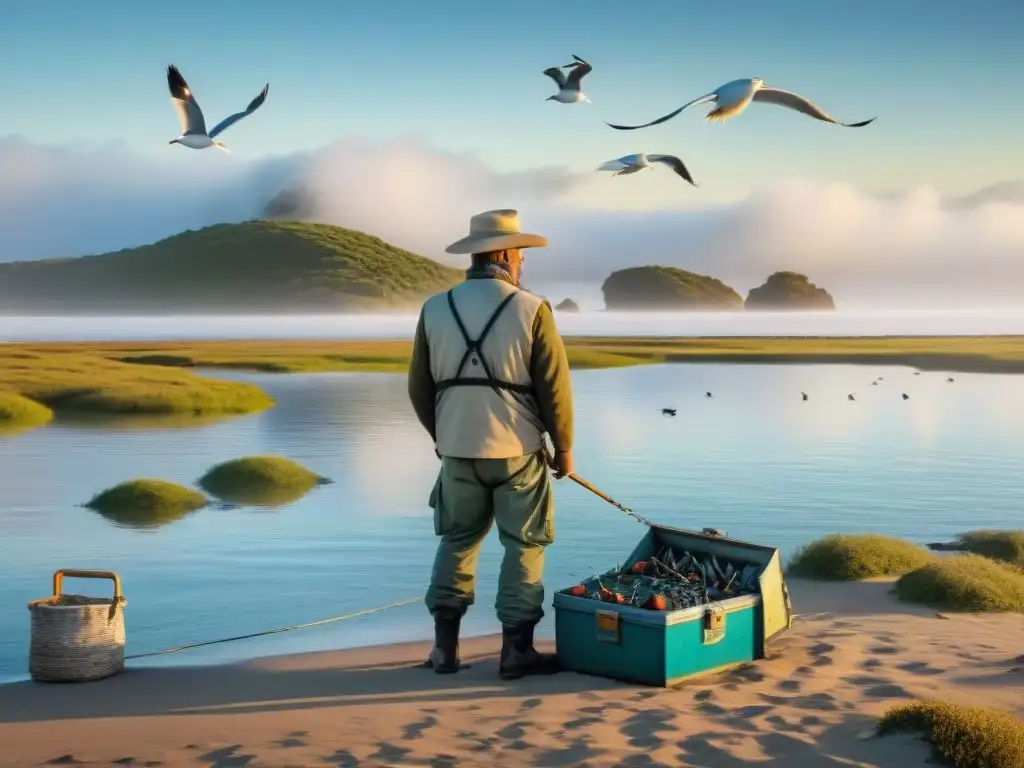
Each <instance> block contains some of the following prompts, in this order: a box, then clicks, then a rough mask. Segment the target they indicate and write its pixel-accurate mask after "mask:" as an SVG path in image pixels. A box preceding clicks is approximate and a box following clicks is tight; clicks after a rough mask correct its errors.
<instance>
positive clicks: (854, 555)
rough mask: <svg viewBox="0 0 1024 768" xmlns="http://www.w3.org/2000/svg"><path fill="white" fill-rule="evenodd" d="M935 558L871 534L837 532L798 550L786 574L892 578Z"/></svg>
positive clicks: (830, 578)
mask: <svg viewBox="0 0 1024 768" xmlns="http://www.w3.org/2000/svg"><path fill="white" fill-rule="evenodd" d="M934 559H935V556H934V555H932V554H931V553H930V552H928V551H927V550H925V549H922V548H921V547H918V546H917V545H915V544H912V543H910V542H909V541H904V540H903V539H896V538H892V537H889V536H880V535H878V534H875V533H857V534H843V533H837V534H833V535H831V536H826V537H825V538H823V539H818V540H817V541H813V542H811V543H810V544H807V545H805V546H804V547H801V548H800V549H799V550H798V551H797V552H796V554H795V555H794V556H793V558H792V560H791V561H790V564H789V573H790V574H791V575H793V576H797V577H802V578H806V579H822V580H828V581H854V580H857V579H871V578H877V577H879V576H895V575H898V574H902V573H906V572H907V571H912V570H913V569H915V568H919V567H921V566H923V565H925V564H926V563H930V562H931V561H932V560H934Z"/></svg>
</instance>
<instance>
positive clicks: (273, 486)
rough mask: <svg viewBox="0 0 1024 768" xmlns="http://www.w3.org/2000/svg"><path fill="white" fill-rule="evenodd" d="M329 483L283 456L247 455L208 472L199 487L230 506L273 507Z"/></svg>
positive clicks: (200, 480) (287, 502)
mask: <svg viewBox="0 0 1024 768" xmlns="http://www.w3.org/2000/svg"><path fill="white" fill-rule="evenodd" d="M328 482H330V481H329V480H327V478H324V477H320V476H319V475H317V474H315V473H313V472H310V471H309V470H308V469H306V468H305V467H303V466H302V465H301V464H297V463H296V462H294V461H292V460H291V459H286V458H284V457H283V456H247V457H244V458H241V459H232V460H231V461H225V462H224V463H222V464H218V465H216V466H215V467H212V468H211V469H209V470H208V471H207V472H206V474H204V475H203V476H202V477H201V478H200V479H199V486H200V487H201V488H202V489H203V490H205V491H206V492H207V493H210V494H212V495H214V496H216V497H218V498H220V499H223V500H224V501H227V502H230V503H232V504H247V505H254V506H268V507H275V506H281V505H283V504H290V503H291V502H293V501H297V500H298V499H300V498H302V497H303V496H305V495H306V494H307V493H309V491H311V490H312V489H313V488H315V487H316V486H318V485H322V484H324V483H328Z"/></svg>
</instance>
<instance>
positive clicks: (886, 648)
mask: <svg viewBox="0 0 1024 768" xmlns="http://www.w3.org/2000/svg"><path fill="white" fill-rule="evenodd" d="M868 652H869V653H877V654H879V655H881V656H891V655H892V654H894V653H899V652H900V649H899V648H897V647H896V646H894V645H876V646H873V647H871V648H868Z"/></svg>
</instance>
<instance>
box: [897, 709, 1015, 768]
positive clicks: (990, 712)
mask: <svg viewBox="0 0 1024 768" xmlns="http://www.w3.org/2000/svg"><path fill="white" fill-rule="evenodd" d="M878 732H879V733H880V734H881V735H888V734H894V733H910V734H924V735H925V737H926V738H927V739H928V741H929V742H930V743H931V745H932V748H933V749H934V750H935V752H936V754H937V755H938V756H939V758H940V759H941V760H942V761H943V762H944V763H945V764H946V765H949V766H952V768H1021V766H1024V721H1022V720H1021V719H1020V718H1019V717H1016V716H1015V715H1013V714H1012V713H1010V712H1004V711H1003V710H1000V709H990V708H987V707H985V708H983V707H962V706H959V705H957V704H950V703H948V702H944V701H915V702H911V703H909V704H899V705H897V706H895V707H891V708H890V709H888V710H886V712H885V713H884V714H883V715H882V716H881V717H879V718H878Z"/></svg>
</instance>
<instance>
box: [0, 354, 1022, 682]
mask: <svg viewBox="0 0 1024 768" xmlns="http://www.w3.org/2000/svg"><path fill="white" fill-rule="evenodd" d="M213 375H216V376H218V377H222V378H227V377H230V378H237V379H243V380H248V381H253V382H256V383H258V384H259V385H260V386H262V387H263V388H265V389H266V390H267V391H268V392H269V393H270V394H271V395H272V396H273V397H275V398H276V399H277V400H278V406H277V407H276V408H273V409H271V410H269V411H266V412H264V413H260V414H255V415H252V416H246V417H241V418H236V419H231V420H227V421H214V422H207V423H203V424H201V425H198V426H195V425H194V426H192V427H190V428H182V425H181V424H180V423H177V422H161V421H160V420H157V421H153V420H149V421H147V422H143V423H140V424H128V425H123V424H122V425H121V426H120V427H118V428H111V425H110V424H109V423H102V422H101V423H78V424H67V423H63V424H62V423H57V424H54V425H53V426H49V427H45V428H43V429H39V430H36V431H33V432H30V433H26V434H23V435H21V436H18V437H16V438H9V439H2V440H0V488H3V491H4V505H3V511H2V513H0V561H2V562H3V564H4V566H5V567H4V569H3V571H4V575H5V578H4V579H3V580H2V581H0V680H6V679H12V678H16V677H21V676H23V675H24V670H25V665H26V660H25V657H26V653H27V643H28V618H29V616H28V611H27V609H26V607H25V603H26V602H27V601H28V600H30V599H33V598H37V597H42V596H44V595H45V594H46V593H47V592H48V587H49V578H50V574H51V573H52V571H53V570H54V568H56V567H78V568H110V569H113V570H116V571H118V572H119V573H120V574H121V576H122V578H123V580H124V588H125V594H126V595H127V597H128V607H127V609H126V621H127V627H128V642H129V650H128V652H129V653H142V652H147V651H152V650H158V649H161V648H166V647H170V646H175V645H181V644H186V643H192V642H200V641H204V640H209V639H215V638H219V637H227V636H233V635H240V634H246V633H249V632H257V631H260V630H264V629H272V628H275V627H278V626H284V625H288V624H292V623H300V622H307V621H315V620H318V619H322V618H325V617H328V616H332V615H338V614H344V613H348V612H352V611H357V610H361V609H365V608H371V607H374V606H377V605H381V604H384V603H388V602H393V601H396V600H401V599H404V598H409V597H416V596H417V595H419V594H422V592H423V590H424V589H425V586H426V579H427V576H428V573H429V569H430V565H431V561H432V557H433V549H434V544H435V540H434V537H433V531H432V528H431V520H430V511H429V509H428V508H427V507H426V498H427V494H428V492H429V490H430V485H431V483H432V481H433V479H434V473H435V472H436V469H437V460H436V459H435V457H434V455H433V452H432V450H431V446H430V442H429V439H428V438H427V437H426V435H425V434H424V433H423V432H422V430H421V429H420V427H419V424H418V423H417V422H416V420H415V417H414V416H413V414H412V411H411V408H410V407H409V405H408V403H407V401H406V397H405V378H404V376H402V375H395V374H351V373H348V374H311V375H306V374H303V375H297V374H292V375H274V374H258V375H250V374H242V373H234V372H230V373H229V372H225V371H216V372H213ZM573 376H574V380H575V382H576V392H577V420H578V447H577V456H578V458H577V466H578V470H579V473H580V474H581V475H582V476H584V477H586V478H587V479H589V480H591V481H592V482H594V483H595V484H596V485H597V486H598V487H600V488H601V489H602V490H604V491H605V492H606V493H608V494H610V495H611V496H613V497H614V498H616V499H618V500H619V501H621V502H622V503H624V504H626V505H627V506H631V507H633V508H635V509H636V510H637V511H638V512H640V513H641V514H643V515H645V516H647V517H649V518H651V519H653V520H655V521H657V522H662V523H665V524H670V525H676V526H681V527H696V528H700V527H702V526H705V525H712V526H715V527H718V528H722V529H724V530H726V531H728V533H729V534H730V535H733V536H737V537H739V538H746V539H750V540H754V541H758V542H764V543H771V544H774V545H777V546H779V547H780V548H781V549H782V550H783V554H784V555H786V554H788V553H790V552H792V551H793V548H794V547H795V546H797V545H799V544H800V543H802V542H805V541H807V540H809V539H812V538H814V537H816V536H818V535H821V534H823V533H826V532H831V531H836V530H865V531H879V532H884V533H891V534H894V535H900V536H906V537H909V538H911V539H914V540H918V541H922V542H924V541H928V540H933V539H942V538H945V537H948V536H950V535H952V534H955V533H957V532H960V531H962V530H965V529H970V528H982V527H1019V525H1020V499H1021V498H1022V497H1024V471H1022V470H1024V386H1022V382H1021V379H1020V378H1019V377H1016V376H1005V375H1003V376H1000V375H982V374H971V375H968V374H954V378H955V382H954V383H948V382H947V381H946V374H945V373H940V372H926V373H923V374H921V375H919V376H915V375H913V372H912V371H911V370H909V369H906V368H897V367H887V368H877V367H869V366H850V365H835V366H821V365H779V366H776V365H771V366H769V365H764V366H759V365H719V364H706V365H691V364H680V365H660V366H647V367H635V368H622V369H612V370H595V371H576V372H574V374H573ZM878 376H883V377H884V379H883V381H881V382H880V383H879V384H878V385H877V386H872V385H871V381H872V380H874V379H875V378H876V377H878ZM708 390H710V391H712V393H713V395H714V396H713V398H712V399H707V398H705V396H704V393H705V391H708ZM801 391H806V392H807V393H808V394H809V396H810V399H809V400H808V401H807V402H803V401H802V400H801V398H800V392H801ZM849 392H855V393H856V395H857V401H856V402H849V401H848V400H847V399H846V395H847V393H849ZM902 392H907V393H908V394H910V396H911V399H910V400H908V401H903V400H902V398H901V397H900V394H901V393H902ZM664 406H671V407H676V408H678V410H679V415H678V416H677V417H675V418H669V417H666V416H663V415H662V414H661V408H662V407H664ZM259 453H277V454H283V455H286V456H289V457H291V458H293V459H296V460H297V461H299V462H301V463H303V464H305V465H306V466H307V467H309V468H310V469H312V470H313V471H314V472H317V473H319V474H322V475H326V476H327V477H330V478H332V479H333V480H334V481H335V482H334V484H332V485H327V486H323V487H320V488H317V489H315V490H313V491H312V492H311V493H310V494H309V495H308V496H306V497H304V498H303V499H301V500H300V501H298V502H296V503H295V504H292V505H290V506H287V507H284V508H282V509H278V510H254V509H251V508H250V509H246V508H243V509H220V508H208V509H204V510H201V511H199V512H197V513H195V514H192V515H189V516H187V517H184V518H183V519H180V520H177V521H175V522H172V523H170V524H167V525H165V526H163V527H160V528H157V529H155V530H148V531H147V530H138V529H129V528H121V527H118V526H116V525H114V524H112V523H111V522H108V521H107V520H106V519H104V518H102V517H100V516H99V515H97V514H96V513H94V512H91V511H89V510H87V509H83V508H81V507H79V506H77V505H78V504H81V503H82V502H84V501H85V500H87V499H88V498H89V497H90V496H92V494H93V493H95V492H96V491H98V490H101V489H102V488H105V487H108V486H110V485H114V484H115V483H118V482H120V481H122V480H125V479H129V478H132V477H141V476H155V477H160V478H163V479H167V480H173V481H176V482H181V483H185V484H192V483H194V482H195V480H196V479H197V478H198V477H199V476H200V475H201V474H202V473H203V472H204V471H205V470H206V469H207V468H209V467H210V466H211V465H212V464H215V463H217V462H220V461H224V460H226V459H230V458H235V457H238V456H242V455H251V454H259ZM557 498H558V505H559V506H558V533H557V535H558V541H557V543H556V545H555V546H554V547H553V548H552V549H551V551H550V556H549V560H548V568H547V574H546V581H547V583H548V585H549V588H559V587H562V586H565V585H567V584H569V583H574V582H576V581H578V580H579V579H580V578H582V577H584V576H586V575H588V574H589V573H591V572H592V570H591V569H592V568H597V569H601V570H603V569H605V568H607V567H609V566H611V565H614V563H615V562H616V561H617V560H619V559H621V558H623V557H625V556H626V555H628V554H629V550H630V549H631V548H632V544H633V542H634V540H635V539H637V538H639V536H640V535H641V534H642V533H643V530H642V528H641V526H640V525H639V524H638V523H637V522H635V521H633V520H632V519H630V518H628V517H626V516H625V515H623V514H622V513H621V512H619V511H617V510H615V509H614V508H612V507H610V506H608V505H607V504H605V503H604V502H602V501H601V500H600V499H598V498H596V497H594V496H592V495H590V494H588V493H587V492H586V491H585V490H583V489H582V488H579V487H578V486H576V485H574V484H571V483H568V482H566V481H563V482H562V483H559V485H558V489H557ZM499 558H500V546H499V545H498V542H497V538H496V535H492V536H491V537H490V538H489V539H488V541H487V543H486V545H485V550H484V553H483V556H482V558H481V572H480V574H481V579H480V583H479V585H478V598H477V606H476V607H475V608H474V609H473V610H472V611H471V612H470V614H469V616H468V617H467V622H466V628H467V633H472V634H482V633H487V632H491V631H494V630H495V629H496V625H495V619H494V616H493V609H492V605H493V599H494V588H495V577H496V574H497V566H498V561H499ZM82 586H83V588H86V589H88V588H90V587H91V588H92V589H93V590H96V589H107V587H106V586H105V585H103V586H99V585H96V586H93V585H89V584H83V585H82ZM549 601H550V596H549ZM552 618H553V616H552V615H551V613H550V611H549V615H548V616H547V617H546V618H545V621H544V625H543V627H542V628H543V629H545V630H548V631H549V630H550V628H551V626H552V625H551V620H552ZM430 631H431V627H430V619H429V616H428V615H427V613H426V611H425V610H424V609H423V607H422V606H420V605H413V606H407V607H402V608H397V609H394V610H393V611H389V612H388V613H386V614H378V615H370V616H364V617H360V618H357V619H354V620H352V621H347V622H341V623H337V624H332V625H326V626H323V627H317V628H314V629H308V630H301V631H299V632H295V633H285V634H279V635H273V636H271V637H268V638H262V639H255V640H245V641H241V642H238V643H228V644H224V645H215V646H211V647H208V648H202V649H198V650H194V651H188V652H185V653H182V654H174V655H168V656H161V657H156V658H154V659H147V660H146V663H153V664H185V663H206V662H212V661H219V660H226V659H233V658H240V657H248V656H255V655H263V654H275V653H284V652H292V651H302V650H316V649H326V648H339V647H351V646H356V645H364V644H370V643H381V642H391V641H398V640H406V639H410V638H426V637H428V636H429V635H430Z"/></svg>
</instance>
